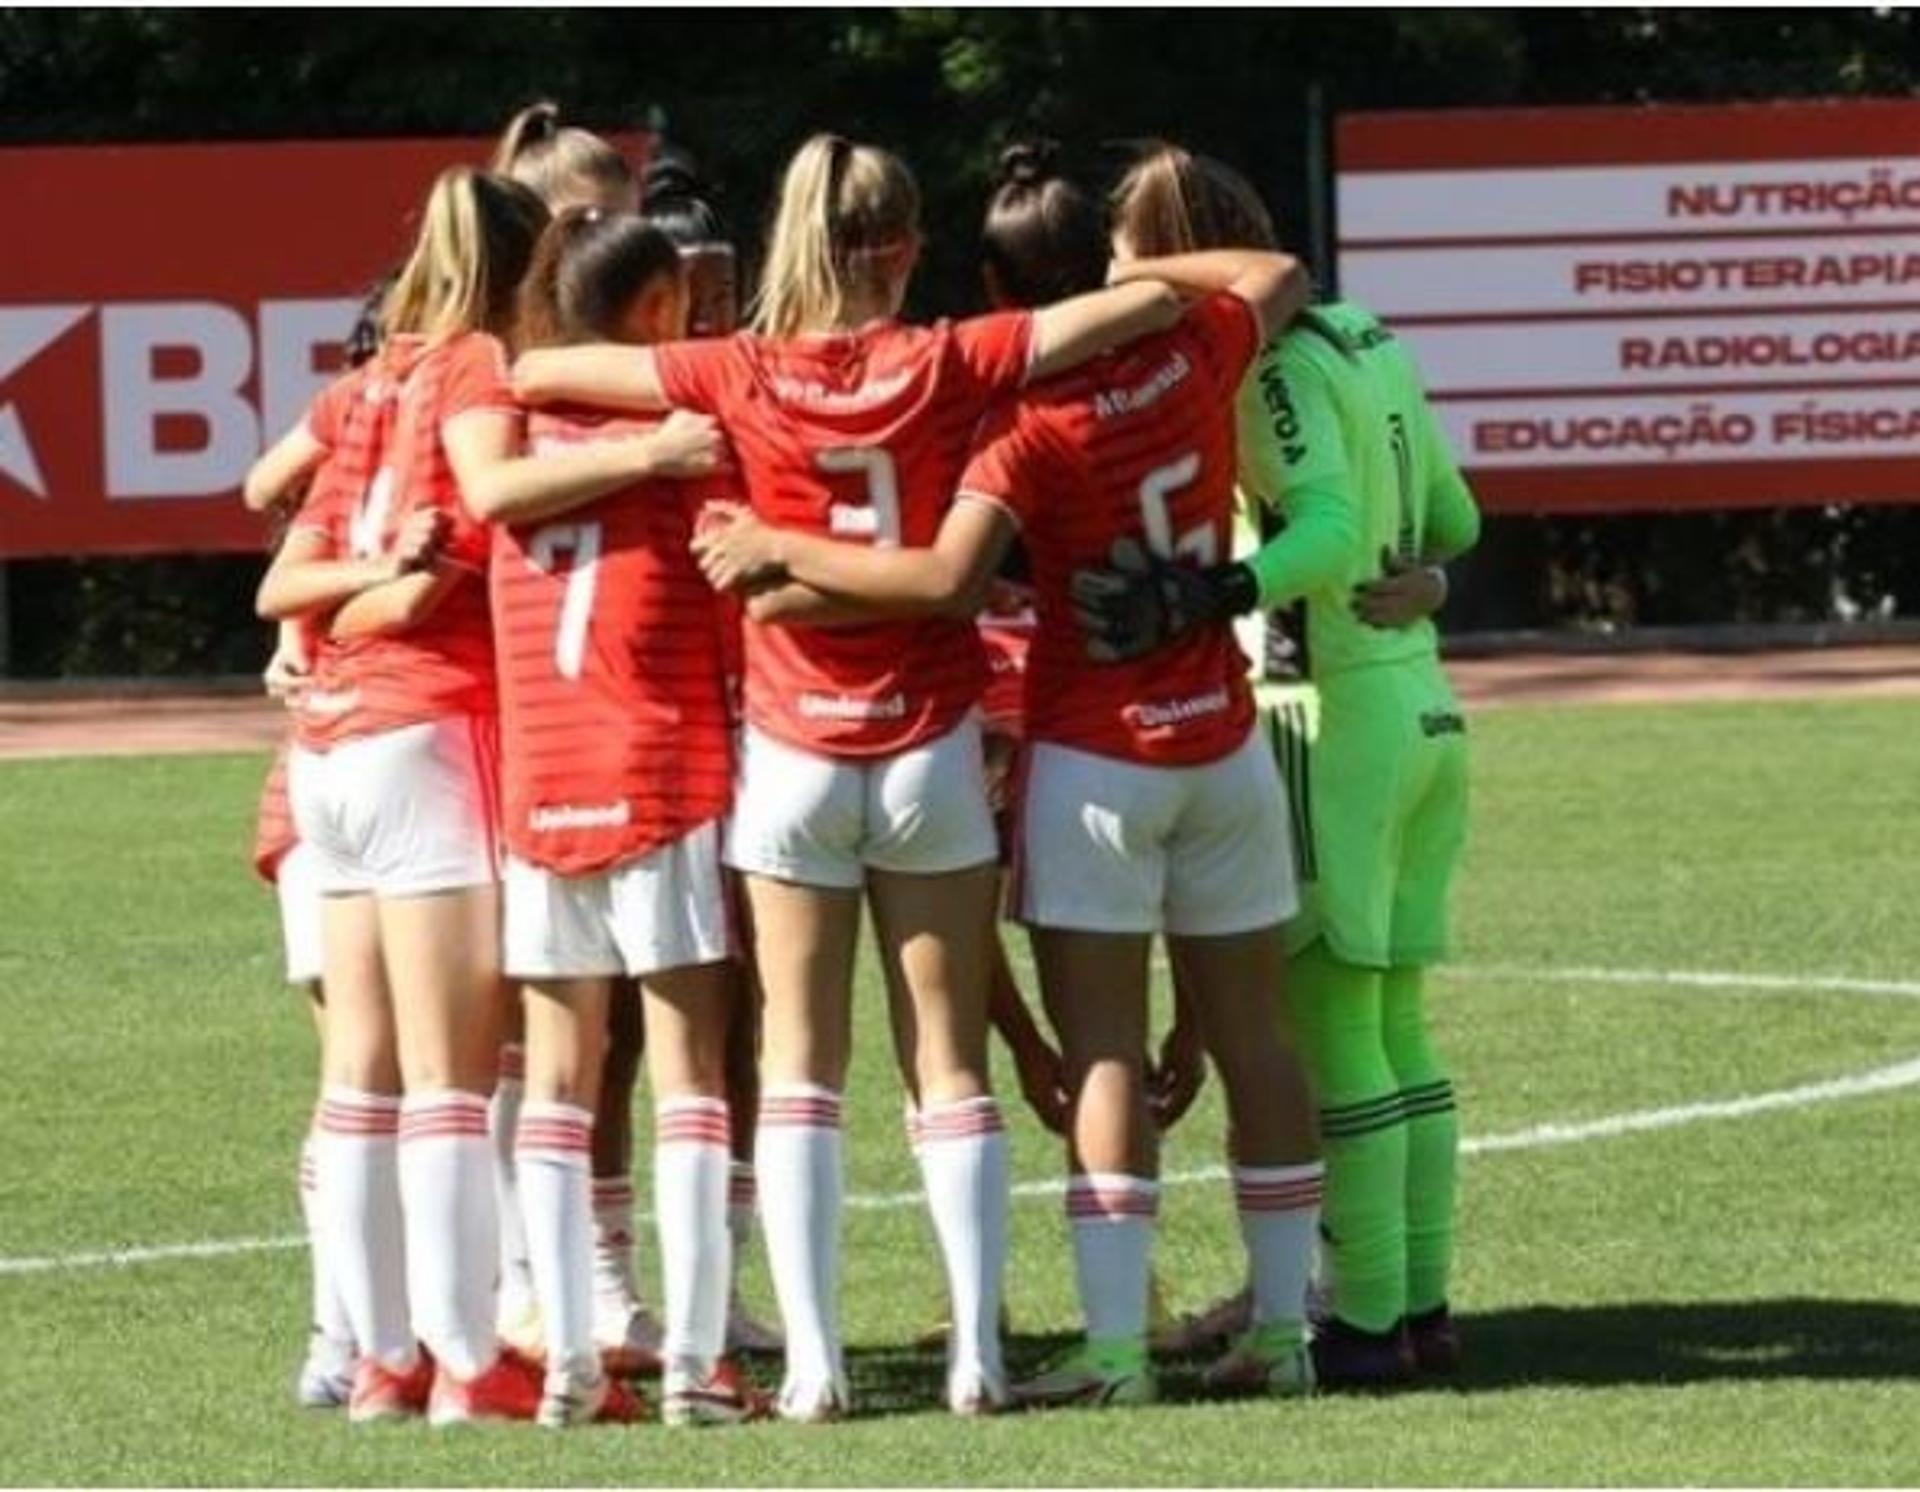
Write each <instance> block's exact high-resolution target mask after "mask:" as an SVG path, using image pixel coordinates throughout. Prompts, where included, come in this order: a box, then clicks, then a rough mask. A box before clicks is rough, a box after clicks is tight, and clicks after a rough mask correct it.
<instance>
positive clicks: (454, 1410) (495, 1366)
mask: <svg viewBox="0 0 1920 1492" xmlns="http://www.w3.org/2000/svg"><path fill="white" fill-rule="evenodd" d="M545 1387H546V1384H545V1377H544V1375H543V1374H542V1373H541V1371H540V1369H539V1368H537V1367H535V1366H534V1365H533V1364H532V1363H530V1362H528V1361H527V1359H526V1358H524V1357H522V1356H521V1355H520V1354H519V1353H518V1352H515V1351H514V1350H513V1348H511V1347H502V1348H501V1349H500V1351H499V1353H498V1354H497V1355H496V1356H495V1357H494V1359H493V1361H492V1362H491V1363H489V1364H488V1365H487V1366H486V1367H485V1368H483V1369H481V1371H480V1372H479V1373H478V1374H477V1375H476V1376H474V1377H472V1378H469V1379H467V1380H466V1381H465V1382H464V1383H463V1382H461V1381H460V1380H459V1379H458V1378H455V1377H454V1376H453V1374H451V1373H449V1372H447V1371H446V1370H445V1369H444V1368H443V1369H441V1371H440V1372H439V1374H438V1375H436V1376H435V1378H434V1380H433V1397H432V1398H431V1400H429V1402H428V1404H427V1422H428V1423H429V1424H433V1425H464V1424H471V1423H473V1422H474V1421H476V1420H492V1419H505V1420H531V1419H533V1418H534V1417H535V1416H536V1415H538V1414H539V1412H540V1399H541V1396H542V1394H543V1393H544V1391H545Z"/></svg>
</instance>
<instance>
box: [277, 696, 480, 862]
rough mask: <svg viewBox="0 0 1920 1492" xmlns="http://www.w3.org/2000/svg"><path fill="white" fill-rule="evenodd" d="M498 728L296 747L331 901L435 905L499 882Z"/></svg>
mask: <svg viewBox="0 0 1920 1492" xmlns="http://www.w3.org/2000/svg"><path fill="white" fill-rule="evenodd" d="M497 739H498V726H497V723H496V722H495V721H494V720H493V719H492V718H490V717H480V716H473V717H469V716H453V717H448V718H446V719H442V720H429V721H426V722H425V723H423V724H420V725H404V726H401V727H399V728H398V729H395V730H387V731H381V732H379V733H378V734H377V735H371V736H361V737H359V738H357V739H355V740H351V741H343V742H341V743H340V744H339V745H337V746H335V747H333V748H332V749H331V750H328V751H309V750H307V749H306V748H304V747H298V746H296V747H295V748H294V750H293V752H292V754H291V756H290V758H289V760H288V765H287V791H288V797H289V799H290V800H291V802H292V806H293V821H294V824H295V826H296V827H297V828H298V830H299V832H300V840H301V843H303V844H305V845H307V846H309V847H311V849H312V850H313V852H314V855H315V858H316V863H317V865H318V879H319V886H320V890H321V891H322V892H323V893H324V894H326V895H330V896H333V895H348V894H354V893H360V892H371V893H373V894H375V895H377V896H425V895H428V894H431V893H433V892H436V891H453V890H458V889H460V888H462V887H466V886H483V885H485V884H487V883H488V882H489V881H493V880H496V879H498V877H499V862H498V857H497V851H496V848H495V844H496V837H495V827H496V824H497V822H498V817H499V811H498V803H499V757H498V752H497V750H496V742H497Z"/></svg>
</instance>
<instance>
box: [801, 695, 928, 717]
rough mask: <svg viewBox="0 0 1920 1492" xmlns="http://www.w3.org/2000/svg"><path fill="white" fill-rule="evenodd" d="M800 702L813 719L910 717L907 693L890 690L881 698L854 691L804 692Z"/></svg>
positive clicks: (806, 714) (803, 711) (807, 715)
mask: <svg viewBox="0 0 1920 1492" xmlns="http://www.w3.org/2000/svg"><path fill="white" fill-rule="evenodd" d="M799 706H800V713H801V714H802V715H804V716H805V717H806V718H807V719H809V720H902V719H905V718H906V713H907V697H906V695H904V694H888V695H885V696H883V697H882V698H880V699H861V698H859V697H858V696H857V695H850V694H803V695H801V696H800V702H799Z"/></svg>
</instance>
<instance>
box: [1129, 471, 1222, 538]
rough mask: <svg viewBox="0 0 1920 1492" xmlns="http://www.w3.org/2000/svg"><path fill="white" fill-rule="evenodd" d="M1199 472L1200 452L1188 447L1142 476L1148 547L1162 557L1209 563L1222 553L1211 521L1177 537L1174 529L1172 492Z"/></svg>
mask: <svg viewBox="0 0 1920 1492" xmlns="http://www.w3.org/2000/svg"><path fill="white" fill-rule="evenodd" d="M1199 475H1200V453H1199V452H1198V451H1189V452H1187V454H1186V455H1184V456H1182V457H1180V458H1179V459H1178V460H1176V461H1169V462H1168V463H1167V464H1166V465H1165V466H1156V467H1155V468H1154V469H1153V470H1152V471H1150V472H1148V473H1147V474H1146V475H1145V476H1144V477H1142V478H1141V479H1140V521H1141V522H1142V523H1144V524H1145V525H1146V529H1147V548H1148V549H1150V550H1152V551H1153V552H1154V553H1155V554H1157V555H1159V556H1160V558H1162V559H1181V558H1186V559H1191V560H1192V561H1193V562H1194V563H1195V564H1198V565H1210V564H1212V563H1213V562H1214V561H1215V560H1216V559H1218V558H1219V557H1220V539H1219V536H1218V535H1217V534H1216V533H1215V532H1214V529H1213V525H1212V524H1211V523H1202V524H1200V525H1199V526H1197V527H1195V528H1190V529H1188V530H1187V531H1186V532H1185V533H1184V534H1180V535H1178V536H1177V537H1176V536H1175V534H1174V532H1173V507H1172V504H1171V502H1170V499H1171V498H1172V496H1173V494H1174V493H1176V492H1178V491H1179V490H1180V489H1181V488H1182V487H1188V486H1191V485H1192V484H1193V479H1194V478H1195V477H1197V476H1199Z"/></svg>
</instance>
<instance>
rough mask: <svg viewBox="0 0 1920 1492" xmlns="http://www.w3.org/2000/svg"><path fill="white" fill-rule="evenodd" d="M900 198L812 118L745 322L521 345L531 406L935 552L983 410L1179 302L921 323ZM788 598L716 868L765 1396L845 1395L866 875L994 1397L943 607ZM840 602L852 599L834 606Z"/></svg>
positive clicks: (988, 918)
mask: <svg viewBox="0 0 1920 1492" xmlns="http://www.w3.org/2000/svg"><path fill="white" fill-rule="evenodd" d="M918 219H919V194H918V190H917V188H916V187H915V185H914V182H913V178H912V176H911V175H910V174H909V173H908V171H907V169H906V167H905V166H903V165H902V164H901V163H900V162H899V161H897V160H895V159H894V158H893V157H891V156H889V155H887V154H886V153H885V152H884V151H880V150H877V149H874V148H872V147H868V146H859V145H855V144H852V143H851V142H849V141H846V140H844V139H841V138H839V137H837V136H828V135H820V136H815V137H814V138H813V139H811V140H809V141H808V142H807V143H806V144H804V145H803V146H802V147H801V148H800V150H799V151H798V152H797V153H796V155H795V156H794V158H793V160H792V162H791V163H790V164H789V166H788V168H787V171H786V175H785V177H784V179H783V182H782V187H781V193H780V202H779V206H778V209H777V212H776V216H775V222H774V226H773V232H772V238H771V241H770V243H769V247H768V253H767V261H766V270H765V273H764V276H763V283H762V285H761V289H760V295H759V298H758V304H757V310H756V327H755V331H754V332H753V333H751V334H745V335H741V336H736V337H731V338H727V339H724V340H721V341H714V342H691V343H677V344H671V345H668V346H665V347H657V348H652V349H633V348H627V347H587V348H562V349H549V350H542V351H536V352H532V353H529V354H527V355H526V356H525V357H523V358H522V359H521V361H520V363H519V364H518V365H517V368H516V374H515V378H516V386H517V387H518V389H519V391H520V392H521V394H522V395H523V397H526V398H528V399H530V400H531V401H533V402H535V403H552V402H559V401H574V402H588V403H598V404H608V405H612V406H615V407H626V408H632V409H658V408H662V407H665V406H669V405H675V406H679V407H683V408H689V409H698V410H705V411H709V412H711V413H713V414H715V415H717V416H718V417H719V418H720V421H721V423H722V425H723V426H724V427H725V429H726V431H727V434H728V436H729V437H730V439H731V441H732V444H733V447H734V451H735V453H736V456H737V458H738V460H739V463H740V466H741V470H742V474H743V476H744V479H745V483H746V488H747V493H748V497H749V500H750V501H751V503H752V505H753V507H754V510H755V511H756V512H758V513H760V514H762V515H763V516H765V517H766V518H767V519H768V520H769V521H772V522H776V523H789V524H793V525H796V526H798V527H801V528H804V529H807V530H809V531H811V532H814V533H817V534H820V535H822V536H827V535H838V536H841V537H857V538H859V539H862V540H864V541H865V542H866V543H868V544H870V545H871V546H872V548H873V552H874V553H876V554H877V553H879V552H881V551H882V550H884V549H887V548H889V547H892V546H895V545H899V544H925V543H927V542H929V541H930V540H931V539H932V537H933V534H934V532H935V531H936V530H937V529H938V527H939V524H940V520H941V517H942V516H943V515H944V513H945V512H946V510H947V508H948V507H949V506H950V504H951V500H952V493H953V488H954V484H955V481H956V479H957V478H958V476H959V474H960V471H961V468H962V466H963V465H964V463H965V460H966V457H967V453H968V451H969V449H970V446H971V440H972V435H973V432H974V429H975V427H976V426H977V424H978V423H979V420H980V418H981V416H982V415H983V414H984V413H985V411H986V409H987V407H988V406H989V404H990V403H992V402H993V400H994V399H995V398H997V397H1001V396H1005V395H1009V394H1011V393H1013V392H1015V391H1017V390H1018V389H1020V388H1021V387H1023V386H1024V385H1025V384H1026V383H1027V382H1028V381H1029V379H1031V378H1034V377H1041V376H1045V375H1046V374H1048V373H1052V372H1057V371H1060V370H1062V369H1064V368H1067V367H1070V366H1073V365H1074V364H1075V363H1077V362H1080V361H1083V360H1084V359H1085V358H1087V357H1089V356H1092V355H1094V354H1096V353H1098V352H1099V351H1101V350H1103V349H1104V348H1106V347H1109V346H1111V345H1113V344H1115V343H1116V342H1118V341H1122V340H1125V338H1127V337H1128V336H1131V335H1135V334H1138V333H1140V332H1143V331H1147V330H1151V329H1152V328H1154V327H1156V326H1161V325H1165V324H1166V323H1167V322H1168V321H1169V320H1170V319H1171V318H1172V316H1173V315H1174V314H1175V307H1174V302H1173V300H1172V298H1171V297H1170V296H1168V295H1160V294H1154V293H1148V294H1141V295H1116V294H1114V293H1112V292H1104V291H1102V292H1098V293H1096V294H1093V295H1090V296H1086V297H1083V298H1081V299H1079V300H1077V301H1075V302H1071V303H1068V304H1066V305H1062V306H1053V307H1048V308H1046V309H1044V310H1041V311H1037V312H1013V313H1006V314H1001V315H995V316H985V317H979V318H976V319H974V320H971V321H964V322H939V323H936V324H934V325H932V326H925V327H921V326H911V325H907V324H905V323H903V322H902V321H900V320H899V311H900V306H901V303H902V300H903V298H904V295H905V292H906V286H907V282H908V278H909V276H910V274H911V272H912V269H913V266H914V264H915V262H916V260H917V258H918V255H919V249H920V235H919V226H918ZM816 601H817V598H815V597H813V596H810V595H809V594H807V593H806V592H805V591H804V590H795V589H794V588H790V587H782V588H775V589H772V590H770V591H769V592H768V593H767V594H766V595H763V596H759V597H756V598H755V600H754V603H753V607H752V609H751V610H750V613H749V621H748V624H747V630H746V666H747V676H746V713H747V726H746V729H745V731H744V733H743V745H742V765H741V773H740V787H739V796H738V800H737V802H736V805H735V808H734V813H733V819H732V823H731V825H730V828H729V832H728V838H727V855H728V859H729V862H730V863H731V864H733V865H734V866H736V867H737V868H738V869H740V870H742V871H743V872H745V874H746V879H747V890H748V899H749V902H750V905H751V908H752V918H753V936H754V948H755V958H756V964H757V968H758V972H759V978H760V983H761V987H762V989H763V991H764V996H765V1032H764V1043H765V1045H764V1052H763V1057H762V1074H763V1078H764V1089H763V1093H762V1097H761V1108H760V1132H759V1138H758V1144H757V1158H758V1162H759V1166H758V1169H759V1176H760V1202H761V1214H762V1221H763V1223H764V1226H765V1229H766V1235H767V1243H768V1250H769V1255H770V1258H771V1261H772V1264H773V1274H774V1283H775V1287H776V1290H777V1292H778V1294H779V1297H780V1305H781V1313H782V1316H783V1318H784V1321H785V1325H786V1329H787V1373H786V1381H785V1384H784V1386H783V1389H782V1392H781V1411H782V1413H783V1414H785V1415H787V1416H788V1417H790V1418H794V1419H800V1420H819V1419H827V1418H832V1417H835V1416H837V1415H838V1414H840V1413H843V1412H844V1411H845V1409H846V1407H847V1405H848V1391H847V1384H846V1375H845V1369H844V1366H843V1362H842V1354H841V1349H840V1341H839V1329H838V1322H837V1317H838V1310H837V1304H836V1297H837V1292H838V1276H839V1263H838V1247H839V1242H838V1240H839V1214H840V1210H841V1195H842V1189H843V1167H842V1154H841V1139H840V1108H841V1100H840V1094H841V1090H842V1088H843V1087H844V1084H845V1079H846V1067H847V1059H848V1046H849V1033H850V1025H851V997H852V972H853V955H854V946H855V940H856V936H857V933H858V928H859V916H860V902H861V897H862V892H863V891H864V892H865V894H866V896H867V898H868V899H869V900H870V902H871V904H872V907H873V911H874V922H875V926H876V928H877V929H878V933H879V940H880V946H881V956H882V959H883V960H884V961H886V963H888V964H889V965H890V966H891V968H892V970H893V972H894V974H895V975H896V977H897V978H898V980H899V981H900V982H901V983H902V984H903V986H904V987H905V988H906V989H907V991H908V992H909V994H910V996H911V1002H912V1006H913V1013H914V1018H915V1024H916V1041H915V1044H914V1049H915V1052H916V1057H917V1061H916V1074H915V1076H916V1088H917V1092H916V1094H915V1098H916V1101H917V1104H918V1107H919V1111H920V1126H921V1128H920V1134H921V1139H922V1143H921V1144H920V1146H919V1151H918V1153H919V1157H920V1163H921V1168H922V1173H923V1175H924V1177H925V1179H926V1182H927V1191H928V1198H929V1203H930V1208H931V1211H932V1213H933V1219H934V1227H935V1232H936V1234H937V1235H938V1237H939V1240H940V1244H941V1249H942V1253H943V1256H944V1258H945V1261H946V1266H947V1278H948V1283H949V1287H950V1289H951V1291H952V1293H953V1295H954V1297H955V1302H954V1307H955V1308H954V1317H953V1319H954V1326H955V1330H954V1336H953V1340H952V1343H951V1351H950V1363H949V1377H948V1394H947V1397H948V1402H949V1404H950V1406H951V1407H952V1408H954V1409H955V1410H956V1411H957V1412H962V1413H971V1412H979V1411H983V1410H987V1409H991V1408H993V1407H995V1406H996V1405H998V1404H999V1403H1000V1401H1001V1399H1002V1397H1003V1394H1004V1388H1003V1382H1002V1379H1003V1373H1002V1370H1001V1366H1000V1351H999V1341H998V1333H997V1331H996V1317H997V1314H998V1297H999V1289H1000V1274H1001V1268H1002V1263H1003V1260H1004V1253H1005V1231H1006V1197H1007V1179H1006V1178H1007V1173H1006V1149H1005V1136H1004V1134H1003V1132H1002V1130H1001V1122H1000V1116H999V1111H998V1108H997V1105H996V1104H995V1101H994V1099H993V1098H992V1096H991V1092H990V1088H989V1082H988V1071H987V1063H986V1005H987V990H988V984H989V967H990V964H989V958H988V955H987V950H988V949H989V948H990V947H991V946H992V944H991V937H992V917H993V902H994V890H995V885H996V882H997V879H998V875H997V869H996V867H995V864H994V860H995V854H994V840H993V824H992V817H991V814H990V812H989V810H988V807H987V800H986V789H985V782H984V770H983V765H982V758H981V748H980V739H979V728H978V725H977V723H976V721H975V720H974V719H973V714H972V712H973V709H974V706H975V704H976V703H977V701H978V698H979V694H980V690H981V688H982V686H983V685H984V682H985V661H984V658H983V656H982V652H981V647H980V642H979V638H978V635H977V634H976V633H975V631H974V629H973V627H972V625H971V623H970V622H968V621H965V620H963V619H960V618H957V617H954V618H942V617H924V618H920V619H915V620H909V621H895V622H885V623H872V622H866V623H863V624H859V625H853V626H847V627H839V628H836V627H832V626H830V625H826V623H829V622H831V621H833V620H834V612H833V610H832V609H831V608H824V609H823V608H820V607H818V606H817V604H816ZM842 619H844V616H843V618H842Z"/></svg>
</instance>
